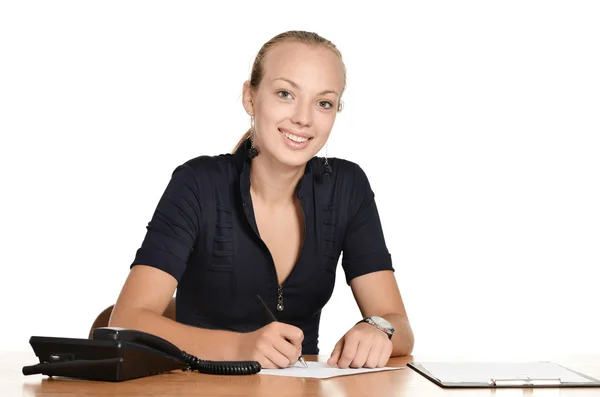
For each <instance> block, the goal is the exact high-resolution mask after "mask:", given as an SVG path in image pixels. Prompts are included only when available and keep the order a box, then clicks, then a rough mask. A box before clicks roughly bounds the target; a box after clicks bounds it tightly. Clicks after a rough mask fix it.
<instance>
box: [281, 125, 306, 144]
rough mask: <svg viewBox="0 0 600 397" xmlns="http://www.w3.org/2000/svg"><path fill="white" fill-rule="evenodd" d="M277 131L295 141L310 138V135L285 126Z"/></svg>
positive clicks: (300, 141) (298, 141)
mask: <svg viewBox="0 0 600 397" xmlns="http://www.w3.org/2000/svg"><path fill="white" fill-rule="evenodd" d="M279 132H281V133H282V134H283V135H284V136H285V137H286V138H288V139H289V140H291V141H293V142H296V143H304V142H307V141H309V140H311V139H312V137H311V136H309V135H308V134H305V133H302V132H296V131H292V130H288V129H286V128H280V129H279Z"/></svg>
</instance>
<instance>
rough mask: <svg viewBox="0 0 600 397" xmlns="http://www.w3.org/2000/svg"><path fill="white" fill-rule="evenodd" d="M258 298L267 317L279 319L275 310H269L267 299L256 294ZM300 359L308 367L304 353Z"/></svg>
mask: <svg viewBox="0 0 600 397" xmlns="http://www.w3.org/2000/svg"><path fill="white" fill-rule="evenodd" d="M256 300H257V301H258V303H260V305H261V306H262V308H263V310H264V312H265V314H266V315H267V317H269V319H270V320H271V321H277V318H276V317H275V315H274V314H273V312H272V311H271V310H269V307H268V306H267V304H266V303H265V301H263V300H262V298H261V297H260V295H256ZM288 342H289V340H288ZM298 361H300V362H301V363H302V364H303V365H304V367H305V368H308V364H306V361H304V358H303V357H302V355H300V357H298Z"/></svg>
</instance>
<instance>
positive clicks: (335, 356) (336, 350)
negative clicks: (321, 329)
mask: <svg viewBox="0 0 600 397" xmlns="http://www.w3.org/2000/svg"><path fill="white" fill-rule="evenodd" d="M343 347H344V338H342V339H340V340H339V341H338V342H337V343H336V344H335V346H334V347H333V351H332V352H331V356H330V357H329V360H327V364H329V365H336V364H337V362H338V360H339V359H340V355H341V354H342V349H343Z"/></svg>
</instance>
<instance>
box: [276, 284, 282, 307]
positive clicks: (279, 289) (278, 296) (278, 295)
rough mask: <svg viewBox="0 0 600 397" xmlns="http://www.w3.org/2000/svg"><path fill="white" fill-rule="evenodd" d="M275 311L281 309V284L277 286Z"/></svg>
mask: <svg viewBox="0 0 600 397" xmlns="http://www.w3.org/2000/svg"><path fill="white" fill-rule="evenodd" d="M277 311H278V312H282V311H283V291H282V290H281V285H278V286H277Z"/></svg>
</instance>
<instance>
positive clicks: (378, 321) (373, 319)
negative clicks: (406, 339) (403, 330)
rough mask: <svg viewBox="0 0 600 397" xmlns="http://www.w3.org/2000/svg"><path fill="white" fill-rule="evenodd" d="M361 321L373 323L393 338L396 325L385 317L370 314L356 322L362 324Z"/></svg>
mask: <svg viewBox="0 0 600 397" xmlns="http://www.w3.org/2000/svg"><path fill="white" fill-rule="evenodd" d="M360 323H367V324H371V325H372V326H374V327H375V328H377V329H379V330H381V331H383V332H385V333H386V334H387V336H388V338H390V339H392V335H393V334H394V327H393V326H392V324H391V323H390V322H389V321H387V320H386V319H385V318H383V317H379V316H370V317H366V318H363V319H362V320H360V321H359V322H357V323H356V324H360Z"/></svg>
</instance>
